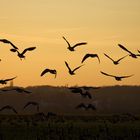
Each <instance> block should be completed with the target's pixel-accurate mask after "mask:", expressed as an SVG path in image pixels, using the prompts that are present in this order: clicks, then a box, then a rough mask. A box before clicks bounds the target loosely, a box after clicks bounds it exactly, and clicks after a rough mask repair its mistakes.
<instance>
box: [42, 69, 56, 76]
mask: <svg viewBox="0 0 140 140" xmlns="http://www.w3.org/2000/svg"><path fill="white" fill-rule="evenodd" d="M48 72H49V73H51V74H54V75H55V77H54V78H56V75H57V71H56V70H55V69H48V68H47V69H45V70H43V71H42V73H41V75H40V76H43V75H44V74H46V73H48Z"/></svg>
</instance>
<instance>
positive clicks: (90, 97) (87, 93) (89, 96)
mask: <svg viewBox="0 0 140 140" xmlns="http://www.w3.org/2000/svg"><path fill="white" fill-rule="evenodd" d="M84 94H86V95H87V96H88V98H89V99H92V96H91V94H90V93H89V92H88V91H86V92H85V93H84Z"/></svg>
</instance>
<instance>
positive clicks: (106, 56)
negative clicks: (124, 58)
mask: <svg viewBox="0 0 140 140" xmlns="http://www.w3.org/2000/svg"><path fill="white" fill-rule="evenodd" d="M104 55H105V56H106V57H107V58H109V59H110V60H112V61H113V62H114V60H113V59H112V58H111V57H109V56H108V55H107V54H105V53H104Z"/></svg>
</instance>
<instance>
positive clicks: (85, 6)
mask: <svg viewBox="0 0 140 140" xmlns="http://www.w3.org/2000/svg"><path fill="white" fill-rule="evenodd" d="M139 6H140V1H139V0H134V1H128V0H123V1H121V0H118V1H115V0H108V1H107V2H105V1H104V0H87V1H84V0H77V1H74V0H72V1H69V2H68V1H67V2H66V1H65V0H61V2H60V1H57V0H52V1H49V0H40V1H38V0H30V1H28V2H25V1H23V0H21V1H18V0H13V1H9V0H1V6H0V19H1V22H0V29H1V36H0V39H3V38H5V39H8V40H10V41H11V42H13V43H14V44H15V45H16V46H17V47H19V50H20V51H22V50H24V49H25V48H27V47H33V46H36V47H37V48H36V50H34V51H32V52H28V53H27V54H26V59H25V60H22V61H21V60H20V59H19V58H18V57H17V55H16V54H14V53H13V52H10V51H9V49H10V45H7V44H4V43H1V42H0V59H2V61H1V62H0V65H1V75H0V79H6V78H11V77H14V76H17V78H16V79H15V80H14V85H17V86H24V87H26V86H33V85H54V86H63V85H90V86H92V85H93V86H106V85H140V80H139V79H140V73H139V71H140V66H139V63H140V58H138V59H132V58H131V57H127V58H125V59H124V60H122V61H121V62H120V64H119V65H118V66H115V65H113V64H112V62H111V61H110V60H109V59H108V58H106V57H105V56H104V54H103V53H106V54H108V55H109V56H110V57H112V58H114V59H118V58H120V57H122V56H125V55H126V54H127V52H125V51H123V50H121V49H120V48H119V47H118V43H120V44H122V45H124V46H126V48H128V49H129V50H131V51H132V52H134V53H137V50H138V49H139V50H140V47H139V46H140V28H139V25H140V8H139ZM62 36H65V37H66V38H67V39H68V41H69V42H70V43H71V44H75V43H78V42H81V41H86V42H87V43H88V44H87V45H85V46H80V47H77V48H76V51H75V52H70V51H69V50H68V49H67V44H66V42H65V41H64V40H63V38H62ZM86 53H97V54H98V55H99V57H100V59H101V64H99V63H98V60H97V59H96V58H95V59H90V58H89V59H88V60H86V61H85V63H84V66H83V67H81V68H80V69H79V70H77V71H76V75H74V76H71V75H69V73H68V70H67V68H66V66H65V63H64V61H67V62H68V63H69V65H70V66H71V67H72V68H74V67H77V66H79V65H81V60H82V58H83V56H84V55H85V54H86ZM45 68H50V69H56V70H57V71H58V75H57V77H56V79H54V75H51V74H46V75H44V76H43V77H40V74H41V72H42V71H43V70H44V69H45ZM100 71H104V72H106V73H109V74H112V75H118V76H119V75H131V74H134V76H132V77H130V78H126V79H124V80H122V81H120V82H118V81H116V80H114V79H113V78H111V77H106V76H104V75H102V74H101V73H100ZM1 87H3V85H1Z"/></svg>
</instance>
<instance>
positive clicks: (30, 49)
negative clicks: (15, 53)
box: [22, 47, 36, 54]
mask: <svg viewBox="0 0 140 140" xmlns="http://www.w3.org/2000/svg"><path fill="white" fill-rule="evenodd" d="M34 49H36V47H30V48H26V49H25V50H24V51H23V52H22V54H24V53H26V52H27V51H32V50H34Z"/></svg>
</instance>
